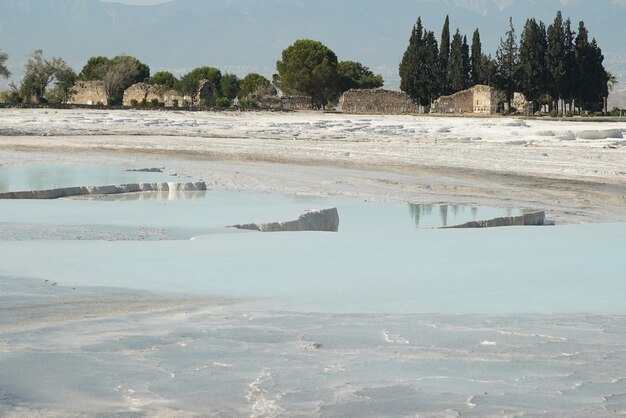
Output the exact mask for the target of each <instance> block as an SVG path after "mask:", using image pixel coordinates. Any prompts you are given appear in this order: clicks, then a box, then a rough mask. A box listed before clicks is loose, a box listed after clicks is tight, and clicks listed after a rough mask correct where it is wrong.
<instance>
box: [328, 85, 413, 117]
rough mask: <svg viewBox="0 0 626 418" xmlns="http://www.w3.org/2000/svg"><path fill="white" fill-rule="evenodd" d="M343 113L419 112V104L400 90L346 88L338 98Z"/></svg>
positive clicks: (389, 113) (398, 113) (395, 113)
mask: <svg viewBox="0 0 626 418" xmlns="http://www.w3.org/2000/svg"><path fill="white" fill-rule="evenodd" d="M339 109H340V110H341V111H342V112H344V113H357V114H359V113H360V114H386V115H401V114H405V113H419V110H420V109H419V106H417V105H416V104H415V103H413V100H411V98H410V97H409V96H408V95H407V94H406V93H403V92H401V91H392V90H383V89H365V90H348V91H347V92H345V93H344V94H343V95H342V96H341V98H340V99H339Z"/></svg>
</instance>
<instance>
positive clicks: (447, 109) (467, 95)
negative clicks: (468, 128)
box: [430, 89, 474, 113]
mask: <svg viewBox="0 0 626 418" xmlns="http://www.w3.org/2000/svg"><path fill="white" fill-rule="evenodd" d="M430 113H474V91H473V90H472V89H469V90H463V91H459V92H458V93H454V94H452V95H450V96H441V97H440V98H438V99H437V100H435V101H434V102H433V104H432V106H431V107H430Z"/></svg>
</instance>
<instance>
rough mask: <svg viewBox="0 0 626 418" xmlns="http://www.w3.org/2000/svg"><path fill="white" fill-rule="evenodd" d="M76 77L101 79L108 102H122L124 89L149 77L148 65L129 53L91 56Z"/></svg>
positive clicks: (90, 79)
mask: <svg viewBox="0 0 626 418" xmlns="http://www.w3.org/2000/svg"><path fill="white" fill-rule="evenodd" d="M78 78H79V79H80V80H85V81H96V80H99V81H102V82H103V83H104V87H105V89H106V93H107V96H108V98H109V102H110V103H111V104H119V103H121V102H122V97H123V95H124V90H126V89H127V88H128V87H130V86H132V85H133V84H135V83H141V82H144V81H147V80H148V79H149V78H150V67H148V66H147V65H146V64H144V63H143V62H141V61H139V60H138V59H137V58H135V57H131V56H130V55H118V56H116V57H114V58H112V59H109V58H107V57H91V58H89V60H88V61H87V64H85V66H84V67H83V69H82V70H81V72H80V74H79V75H78Z"/></svg>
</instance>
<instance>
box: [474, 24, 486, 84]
mask: <svg viewBox="0 0 626 418" xmlns="http://www.w3.org/2000/svg"><path fill="white" fill-rule="evenodd" d="M483 59H484V58H483V51H482V44H481V42H480V32H479V31H478V29H476V30H475V31H474V35H473V36H472V53H471V59H470V62H471V64H470V67H471V69H470V80H471V84H484V83H485V77H484V68H483V67H484V65H483Z"/></svg>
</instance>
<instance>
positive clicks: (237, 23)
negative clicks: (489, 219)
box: [0, 0, 626, 88]
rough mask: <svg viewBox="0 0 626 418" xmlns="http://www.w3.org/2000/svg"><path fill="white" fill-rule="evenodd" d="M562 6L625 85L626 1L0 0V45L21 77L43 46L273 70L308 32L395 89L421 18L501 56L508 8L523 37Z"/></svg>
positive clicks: (165, 63)
mask: <svg viewBox="0 0 626 418" xmlns="http://www.w3.org/2000/svg"><path fill="white" fill-rule="evenodd" d="M125 1H130V0H125ZM559 9H561V10H562V11H563V14H564V16H566V17H567V16H569V17H571V19H572V21H573V22H575V23H574V26H575V27H576V26H577V25H578V21H579V20H584V21H585V23H586V25H587V28H588V29H589V31H590V33H591V35H592V36H595V37H596V38H597V40H598V42H599V45H600V47H601V48H602V49H603V52H604V54H605V57H606V61H605V65H606V66H607V68H608V69H609V70H610V71H612V72H613V73H614V74H616V75H617V76H618V77H619V79H620V81H622V84H626V77H625V76H626V49H625V48H624V46H623V39H622V38H623V36H622V30H621V27H622V25H623V22H624V21H625V20H626V0H541V1H533V0H393V1H392V2H390V1H388V0H368V1H366V2H364V1H363V0H315V1H311V0H210V1H207V0H174V1H171V2H169V3H165V4H159V5H149V6H132V5H127V4H119V3H110V2H106V3H105V2H102V1H100V0H2V1H1V2H0V49H1V50H4V51H5V52H7V53H9V55H10V57H9V61H8V66H9V69H10V70H11V71H12V72H13V73H14V79H16V80H19V77H20V76H21V73H22V67H23V64H24V62H25V61H26V59H27V58H28V56H29V54H31V53H32V52H33V50H35V49H36V48H43V49H44V52H45V54H46V56H48V57H49V56H53V55H55V56H60V57H62V58H64V59H66V61H68V63H70V64H71V65H72V66H73V67H74V68H75V69H76V70H77V71H79V70H80V68H81V67H82V65H83V64H84V63H85V62H86V60H87V59H88V58H89V57H91V56H94V55H106V56H113V55H117V54H120V53H127V54H130V55H134V56H136V57H138V58H139V59H140V60H142V61H144V62H145V63H147V64H148V65H150V67H151V69H152V72H155V71H158V70H163V69H167V70H171V71H173V72H174V73H178V74H182V73H184V72H186V71H188V70H190V69H192V68H194V67H196V66H200V65H211V66H216V67H218V68H220V69H222V71H223V72H224V71H227V72H234V73H236V74H239V75H244V74H246V73H248V72H250V71H257V72H260V73H262V74H264V75H266V76H271V75H272V74H273V73H274V72H275V64H276V60H277V59H279V58H280V53H281V51H282V50H283V49H284V48H285V47H287V46H288V45H290V44H291V43H293V41H295V40H296V39H302V38H311V39H316V40H319V41H322V42H323V43H325V44H326V45H328V46H329V47H330V48H331V49H333V50H334V51H335V52H336V53H337V55H338V57H339V59H340V60H358V61H361V62H362V63H364V64H365V65H367V66H369V67H370V68H372V69H373V70H375V71H376V72H379V73H382V74H383V76H384V77H385V80H386V82H387V84H386V86H387V87H390V88H395V87H397V86H398V84H399V78H398V75H397V73H398V71H397V69H398V64H399V62H400V59H401V57H402V54H403V52H404V50H405V49H406V46H407V44H408V38H409V35H410V31H411V28H412V26H413V24H414V23H415V20H416V19H417V17H418V16H422V20H423V22H424V25H425V27H426V28H428V29H430V30H434V31H435V33H436V35H437V37H439V35H440V32H441V26H442V23H443V20H444V17H445V15H446V14H449V15H450V19H451V28H452V29H453V30H454V28H456V27H457V26H458V27H459V28H460V29H461V32H462V33H465V34H467V36H468V39H469V40H471V34H472V32H473V31H474V29H475V28H476V27H478V28H480V31H481V36H482V40H483V49H484V50H485V51H486V52H487V53H491V54H495V50H496V48H497V46H498V43H499V40H500V38H501V37H502V36H504V32H505V31H506V29H507V26H508V17H509V16H513V19H514V24H515V27H516V30H517V34H518V35H519V34H520V33H521V30H522V27H523V24H524V21H525V20H526V18H527V17H535V18H538V19H541V20H543V21H544V22H546V23H547V24H549V23H550V22H551V21H552V20H553V18H554V15H555V13H556V11H557V10H559ZM3 83H4V84H6V83H5V82H3Z"/></svg>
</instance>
